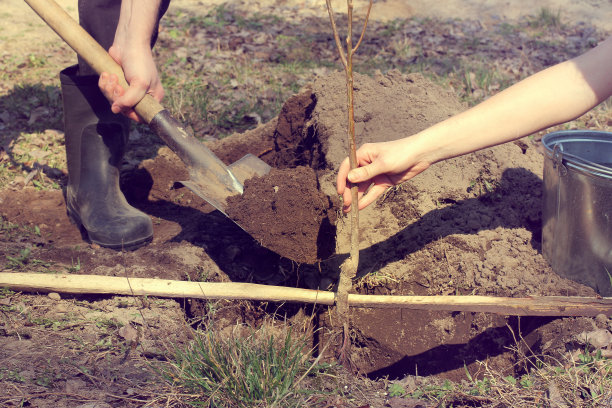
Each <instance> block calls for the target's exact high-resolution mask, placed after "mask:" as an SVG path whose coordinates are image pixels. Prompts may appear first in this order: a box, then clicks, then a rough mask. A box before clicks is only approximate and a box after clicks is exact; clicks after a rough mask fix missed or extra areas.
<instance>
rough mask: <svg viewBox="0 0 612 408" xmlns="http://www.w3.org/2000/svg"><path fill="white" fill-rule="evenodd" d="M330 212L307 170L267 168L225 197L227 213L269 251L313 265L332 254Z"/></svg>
mask: <svg viewBox="0 0 612 408" xmlns="http://www.w3.org/2000/svg"><path fill="white" fill-rule="evenodd" d="M335 211H336V210H335V209H334V207H333V205H332V203H331V200H330V198H329V197H327V196H326V195H325V194H323V193H322V192H321V191H320V190H319V188H318V182H317V177H316V175H315V173H314V171H313V170H312V169H311V168H310V167H304V166H299V167H296V168H293V169H284V170H283V169H272V170H271V171H270V173H269V174H267V175H266V176H264V177H254V178H252V179H250V180H247V181H246V182H245V184H244V194H242V196H240V195H237V196H232V197H230V198H229V199H228V207H227V214H228V216H229V217H230V218H231V219H233V220H234V221H236V222H237V223H238V224H239V225H240V226H241V227H242V228H244V229H245V230H246V231H248V232H250V233H251V235H252V236H253V238H255V239H256V240H257V241H259V242H261V244H262V245H263V246H265V247H267V248H269V249H271V250H273V251H274V252H276V253H278V254H280V255H282V256H284V257H286V258H289V259H292V260H294V261H296V262H300V263H309V264H313V263H315V262H317V261H318V260H321V259H325V258H328V257H329V256H331V255H332V254H333V253H334V250H335V243H336V228H335V223H336V216H335V214H336V213H335Z"/></svg>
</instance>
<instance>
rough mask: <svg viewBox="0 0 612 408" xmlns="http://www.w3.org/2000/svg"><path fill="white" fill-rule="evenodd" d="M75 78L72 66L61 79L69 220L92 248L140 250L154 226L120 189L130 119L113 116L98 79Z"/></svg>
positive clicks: (93, 77)
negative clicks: (92, 245)
mask: <svg viewBox="0 0 612 408" xmlns="http://www.w3.org/2000/svg"><path fill="white" fill-rule="evenodd" d="M77 72H78V66H73V67H69V68H67V69H65V70H63V71H62V72H61V73H60V82H61V87H62V98H63V104H64V132H65V140H66V158H67V162H68V177H69V182H68V186H67V188H66V209H67V212H68V216H69V217H70V219H71V220H72V221H73V222H74V223H75V224H77V225H78V226H79V227H80V228H81V232H82V233H86V235H87V237H88V238H89V240H90V241H91V242H92V243H94V244H97V245H100V246H102V247H107V248H113V249H120V250H121V249H126V250H129V249H135V248H138V247H139V246H142V245H144V244H146V243H147V242H149V241H150V240H151V239H152V237H153V224H152V222H151V219H150V218H149V216H147V215H146V214H145V213H143V212H142V211H139V210H137V209H136V208H134V207H132V206H131V205H130V204H128V202H127V200H126V199H125V196H124V195H123V193H122V192H121V190H120V188H119V169H120V167H121V162H122V159H123V154H124V152H125V146H126V144H127V140H128V134H129V124H130V123H129V119H128V118H126V117H124V116H123V115H116V114H114V113H113V112H112V111H111V110H110V104H109V102H108V100H107V99H106V98H105V97H104V95H103V94H102V92H101V91H100V89H99V88H98V77H97V76H78V75H77Z"/></svg>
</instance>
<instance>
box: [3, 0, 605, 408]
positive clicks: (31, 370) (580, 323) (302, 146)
mask: <svg viewBox="0 0 612 408" xmlns="http://www.w3.org/2000/svg"><path fill="white" fill-rule="evenodd" d="M390 3H392V2H390ZM572 4H575V3H572ZM589 4H590V3H589ZM182 5H183V3H179V4H176V5H175V6H176V7H180V6H182ZM263 6H265V5H263ZM263 6H262V7H263ZM290 6H291V4H289V5H288V6H287V7H285V8H281V10H283V11H285V12H287V13H291V10H292V9H291V7H290ZM605 6H606V4H601V5H600V7H605ZM14 7H16V8H15V10H19V8H18V6H16V5H14ZM585 7H586V4H585ZM308 10H311V11H312V8H310V9H308V8H307V10H306V11H308ZM498 10H499V9H498ZM413 12H414V10H413ZM28 24H29V23H28ZM40 29H42V28H40ZM43 37H44V36H43ZM161 41H162V43H163V38H162V39H161ZM168 41H169V40H168ZM584 41H585V43H587V42H588V38H585V39H584ZM21 44H22V46H24V45H23V44H25V43H21ZM364 46H365V47H367V46H368V44H364ZM371 46H375V44H372V45H371ZM60 51H61V52H59V54H58V55H59V63H63V62H64V60H66V59H68V58H69V56H70V54H69V52H68V51H67V50H65V49H64V48H63V47H60ZM10 52H16V51H15V49H11V50H10ZM5 55H6V54H5ZM4 61H5V62H6V61H7V60H6V59H5V60H4ZM54 63H58V61H57V60H54ZM24 69H25V67H24ZM29 69H32V67H29ZM356 87H357V111H356V120H357V131H358V135H359V138H360V142H363V141H366V140H367V141H372V140H388V139H392V138H396V137H400V136H403V135H405V134H409V133H413V132H416V131H418V130H420V129H422V128H424V127H426V126H429V125H431V124H433V123H436V122H438V121H440V120H442V119H444V118H445V117H447V116H449V115H452V114H453V113H456V112H458V111H460V110H462V109H465V104H464V103H461V102H460V101H459V99H458V97H457V95H456V94H455V93H454V92H453V91H451V90H448V89H443V88H441V87H440V86H438V85H435V84H434V83H432V82H431V81H430V80H427V79H425V78H423V77H422V76H421V75H418V74H410V75H408V76H406V75H404V74H401V73H399V72H395V71H392V72H390V73H387V74H375V75H372V76H358V78H357V84H356ZM6 89H9V87H6ZM343 92H344V85H343V82H342V76H341V75H339V74H334V73H324V74H323V75H318V77H315V78H313V81H312V82H311V83H310V85H309V86H308V87H306V89H304V90H302V91H301V92H300V93H298V94H297V95H296V96H294V97H292V98H289V99H288V100H287V102H286V104H285V105H284V108H283V110H282V111H281V114H280V116H279V117H278V118H274V119H272V120H270V121H269V122H267V123H265V124H263V125H261V126H259V127H257V128H255V129H253V130H250V131H248V132H246V133H243V134H234V135H232V136H230V137H228V138H225V139H222V140H220V141H213V142H211V143H210V147H211V148H212V149H213V150H214V151H215V152H216V153H217V154H218V155H219V157H221V158H222V159H223V160H224V161H226V162H227V163H231V162H233V161H235V160H237V159H239V158H240V157H241V156H242V155H243V154H245V153H252V154H255V155H257V156H259V157H261V158H262V159H263V160H265V161H267V162H269V163H270V164H271V165H273V166H274V167H277V168H293V167H295V166H297V165H302V166H308V167H310V168H312V169H313V170H314V171H315V172H316V175H317V181H318V187H319V189H320V191H322V192H323V193H325V194H327V196H328V197H329V198H330V200H331V201H332V202H333V201H334V200H336V198H335V197H334V196H335V195H334V193H333V177H334V174H335V171H336V169H337V166H338V164H339V161H340V160H341V159H342V158H343V157H344V155H345V147H344V142H343V138H344V130H343V128H342V126H341V124H342V121H343V118H344V117H345V113H344V96H343ZM313 101H314V102H313ZM0 113H1V112H0ZM29 118H31V116H29ZM25 119H26V121H27V119H28V117H26V118H25ZM593 121H595V122H597V124H599V125H602V122H601V119H600V117H598V116H588V117H586V118H585V119H584V122H585V123H592V122H593ZM24 122H25V121H24ZM608 123H609V122H608ZM608 123H605V122H604V124H603V126H604V127H609V124H608ZM3 129H8V130H11V131H13V129H12V128H7V127H5V128H3ZM60 137H61V135H59V136H56V135H54V134H53V133H51V134H50V136H49V138H50V140H52V141H56V139H59V138H60ZM538 139H539V137H538V135H536V137H533V138H528V139H524V140H522V141H520V142H518V143H514V144H507V145H504V146H499V147H496V148H493V149H488V150H485V151H482V152H479V153H476V154H473V155H469V156H465V157H463V158H457V159H453V160H451V161H447V162H445V163H441V164H439V165H437V166H435V167H434V168H432V169H430V170H428V172H426V173H425V174H423V175H422V176H419V177H418V178H416V179H415V180H414V181H413V182H410V183H407V184H405V185H404V186H402V187H400V188H397V189H394V190H393V191H390V192H389V194H388V195H386V197H385V199H384V200H381V201H380V202H379V203H378V204H377V205H376V206H372V207H371V208H369V209H368V210H366V211H364V212H363V213H362V217H361V219H362V236H361V242H362V252H361V253H362V264H361V266H360V274H359V275H360V276H359V280H357V281H356V282H355V287H354V289H355V291H357V292H360V293H376V294H443V295H450V294H486V295H504V296H529V295H555V294H557V295H583V296H592V295H594V292H593V290H592V289H590V288H588V287H585V286H582V285H580V284H577V283H575V282H572V281H569V280H566V279H564V278H561V277H559V276H558V275H556V274H555V273H554V272H553V271H552V270H551V269H550V267H549V266H548V264H547V262H546V260H545V259H544V258H543V257H542V255H541V245H540V238H541V232H540V229H541V221H542V220H541V217H542V215H541V210H540V209H539V202H540V200H541V189H542V187H541V185H542V162H543V157H542V155H541V154H540V153H539V151H538V146H539V145H538ZM140 140H141V143H144V142H145V141H146V140H142V139H140ZM138 143H139V141H138V140H136V141H135V146H136V147H139V145H138ZM56 144H57V145H59V146H61V142H59V141H58V142H56ZM5 146H9V145H8V143H6V144H5ZM4 150H5V151H8V148H4ZM9 153H10V151H9ZM128 169H129V171H126V172H125V174H124V175H123V176H122V187H123V189H124V191H125V193H126V196H127V197H128V199H129V200H130V201H131V202H132V203H133V204H134V205H135V206H137V207H139V208H141V209H142V210H143V211H145V212H147V213H148V214H150V215H151V216H152V218H153V220H154V230H155V238H154V240H153V242H152V243H151V244H150V245H148V246H147V247H144V248H141V249H139V250H136V251H133V252H115V251H111V250H107V249H104V248H99V247H96V246H92V245H88V244H87V243H84V242H83V240H82V237H81V235H80V234H79V232H78V230H77V229H76V227H74V226H73V225H71V224H70V223H69V222H68V219H67V217H66V215H65V209H64V203H63V197H62V193H61V190H59V189H56V190H43V191H39V190H38V189H36V188H34V187H23V180H21V181H20V180H17V181H16V182H13V183H12V184H11V185H7V186H4V188H3V189H2V191H0V202H1V210H0V215H1V216H2V222H3V226H4V227H3V229H2V232H1V234H2V239H1V240H0V249H1V250H2V252H3V253H4V255H5V259H6V263H5V265H4V268H5V269H6V270H9V267H10V268H11V270H14V269H17V270H22V271H23V270H27V271H31V272H47V273H48V272H50V271H51V272H54V273H89V274H100V275H109V276H140V277H160V278H169V279H179V280H185V279H193V280H200V279H206V280H210V281H226V280H232V281H248V282H256V283H267V284H285V285H291V286H301V287H308V288H319V287H320V288H322V289H326V288H328V287H329V286H330V285H333V283H334V282H335V281H336V279H337V273H338V272H337V271H338V265H339V263H340V262H341V261H342V259H344V257H345V256H346V254H347V252H348V247H347V245H348V242H347V238H348V232H347V225H346V223H345V221H344V220H343V219H339V220H338V221H337V222H336V221H334V223H335V227H336V228H337V234H336V247H335V250H334V251H333V252H334V253H333V254H329V253H325V252H322V253H323V255H322V256H318V260H317V262H306V263H304V262H301V263H296V262H295V259H288V258H286V257H281V256H279V255H278V254H277V253H275V252H274V251H272V250H270V249H269V248H266V247H263V246H261V245H260V244H259V243H258V242H257V241H255V240H254V239H253V237H252V236H250V235H248V234H246V233H245V232H244V231H242V230H241V229H240V228H239V227H237V226H236V225H235V224H234V223H232V222H231V221H229V220H227V219H226V218H225V217H224V216H222V215H221V214H219V213H218V212H216V211H214V209H213V208H212V207H211V206H209V205H208V204H206V203H204V202H203V201H202V200H201V199H199V198H198V197H196V196H194V195H192V194H191V193H190V192H189V191H187V190H186V189H175V188H173V187H175V185H174V183H175V181H178V180H182V179H185V178H186V176H187V173H186V171H185V169H184V167H183V165H182V163H181V162H180V160H178V159H177V158H176V156H175V155H174V154H173V153H172V152H170V151H169V150H168V149H167V148H162V149H160V150H159V151H158V152H157V154H156V155H155V156H153V157H151V158H148V159H145V160H143V161H142V162H138V164H137V165H132V166H128ZM55 177H56V180H57V182H58V183H59V184H60V185H61V184H62V183H65V175H63V174H62V173H61V172H60V173H56V174H55ZM277 183H278V182H277ZM281 187H282V186H281ZM311 199H312V197H311V196H306V197H304V198H303V200H304V201H305V202H308V200H311ZM254 218H257V214H256V213H255V214H254ZM279 219H283V220H287V221H284V222H293V223H294V225H295V226H299V225H301V221H300V219H299V218H298V214H297V213H294V214H289V215H288V216H287V215H284V214H279ZM256 225H257V224H255V226H256ZM284 226H286V225H284ZM287 227H288V226H287ZM309 237H310V238H308V239H312V236H309ZM312 244H313V243H312V242H311V241H308V242H304V243H303V245H312ZM315 246H316V243H315ZM26 249H27V250H28V251H29V252H28V256H27V257H25V258H23V257H22V261H23V262H22V265H20V264H19V262H15V261H11V259H13V260H14V259H17V260H18V259H20V258H19V256H20V255H23V252H22V251H24V250H26ZM309 259H310V258H309ZM0 301H1V302H0V303H1V304H2V319H3V320H2V331H1V334H2V337H0V343H2V351H1V352H0V359H2V361H3V364H2V365H0V367H1V368H0V369H1V370H2V371H0V379H1V380H2V381H3V383H4V384H5V385H6V387H5V388H4V391H3V393H4V394H2V393H0V398H1V399H0V400H1V401H2V402H3V403H4V404H6V405H8V406H19V404H20V403H23V402H26V401H27V403H28V404H30V406H41V407H43V406H68V407H71V406H78V405H79V404H85V403H87V402H92V401H104V402H105V403H106V404H109V405H110V406H140V405H143V404H149V405H154V404H156V403H159V404H162V403H167V404H172V403H175V402H176V401H177V400H178V398H175V397H173V395H172V392H174V390H171V389H168V388H166V387H165V386H164V385H162V384H163V383H162V382H160V381H159V378H158V377H155V376H154V373H152V372H151V370H148V369H147V368H148V367H149V366H150V364H152V363H154V362H156V361H157V360H163V359H164V358H165V357H164V356H165V353H166V352H167V351H168V350H169V349H170V348H171V346H172V345H174V344H179V345H180V344H184V343H185V342H186V341H188V340H189V338H190V337H191V335H190V333H191V330H192V329H191V327H190V326H189V324H188V323H187V321H191V322H193V320H195V321H202V319H204V320H206V318H207V316H208V314H207V313H208V310H209V309H210V308H211V307H213V305H212V304H208V303H202V302H195V301H186V302H176V301H173V300H165V299H150V300H147V299H145V300H139V299H133V298H124V297H105V298H93V297H74V296H68V297H64V298H58V296H55V295H53V296H52V297H47V296H44V295H38V296H37V295H27V294H19V293H10V292H8V293H7V294H6V295H4V297H2V299H0ZM214 308H215V309H218V310H217V312H216V314H215V315H214V316H215V317H214V318H215V321H216V322H215V325H216V327H218V328H219V329H221V330H223V329H224V328H231V327H233V326H234V325H235V324H237V323H239V324H256V323H257V322H258V321H260V320H261V319H262V317H263V316H264V315H265V314H266V313H268V312H270V311H271V310H276V311H278V309H277V307H276V306H274V305H273V306H272V307H270V306H269V305H266V304H263V305H259V304H258V305H252V304H249V303H246V302H245V303H242V302H219V303H216V304H215V305H214ZM296 310H297V309H296V308H295V307H292V306H287V309H286V310H284V309H282V308H281V309H280V313H281V314H282V313H284V314H285V315H290V316H294V319H295V322H296V323H299V322H300V321H302V322H303V321H310V320H309V319H306V318H304V314H303V312H301V313H298V312H296ZM310 312H312V310H310ZM315 312H316V314H317V315H318V316H319V318H318V319H317V320H318V324H319V325H320V326H321V327H323V328H326V329H331V328H332V326H333V322H330V321H329V320H328V318H329V314H328V313H327V312H326V311H325V310H324V309H315ZM306 314H308V313H306ZM352 323H353V326H352V327H353V334H352V336H353V342H354V344H355V346H356V347H355V348H354V354H353V356H352V360H353V362H354V363H355V364H356V366H357V367H358V368H359V370H360V371H361V373H363V374H366V375H368V376H369V377H371V378H373V379H380V378H384V377H386V376H390V377H391V378H395V379H402V378H404V377H406V376H410V375H412V376H415V375H420V376H423V375H425V376H427V375H435V376H441V377H444V378H450V379H453V380H461V379H464V378H465V373H466V370H467V371H468V372H470V373H472V374H474V375H475V376H477V375H478V374H479V372H478V370H479V367H482V366H481V365H480V364H479V362H481V361H485V362H486V364H488V365H489V366H490V367H493V368H495V369H498V370H500V371H501V372H504V373H508V374H509V375H514V374H517V373H519V372H521V370H522V369H523V368H524V367H522V366H520V365H517V360H516V355H515V354H514V352H513V351H511V350H510V348H511V347H512V346H513V345H515V344H516V336H517V335H520V336H522V337H524V339H525V344H526V345H528V346H529V347H531V348H532V352H533V353H536V354H545V355H549V356H551V357H553V356H561V355H563V354H564V353H565V352H567V351H568V349H569V350H570V351H571V350H573V349H575V348H577V347H581V346H582V345H581V344H580V343H578V342H577V341H576V338H577V335H578V334H580V333H581V332H591V331H593V330H596V329H603V330H609V323H607V322H606V320H605V319H604V320H602V319H600V320H599V321H596V320H594V319H590V318H566V319H550V318H546V319H543V318H524V319H516V318H507V317H503V316H495V315H490V314H479V313H444V312H428V311H406V310H403V311H402V310H384V311H380V310H369V309H355V310H353V314H352ZM325 333H327V332H325ZM323 337H325V336H323ZM608 347H609V346H608ZM329 358H330V359H332V360H333V358H334V355H333V352H332V353H330V355H329ZM342 381H344V379H343V380H342ZM354 381H355V382H354V383H353V382H347V383H346V384H348V385H347V389H349V392H347V393H345V394H342V395H341V396H340V397H339V399H338V400H336V401H332V400H331V399H330V400H322V401H320V402H321V403H322V405H321V406H347V407H348V406H364V405H363V404H369V405H366V406H372V407H375V406H381V407H382V406H389V400H388V398H386V397H385V395H384V388H383V385H382V383H378V384H377V385H374V386H371V388H365V386H363V385H362V384H360V383H358V381H365V380H357V379H355V380H354ZM343 384H344V383H343ZM366 384H367V382H366ZM349 387H350V388H349ZM359 389H366V390H368V391H370V392H367V393H364V392H359V391H358V390H359ZM349 401H353V402H354V403H352V402H349ZM334 404H335V405H334ZM398 406H401V405H398Z"/></svg>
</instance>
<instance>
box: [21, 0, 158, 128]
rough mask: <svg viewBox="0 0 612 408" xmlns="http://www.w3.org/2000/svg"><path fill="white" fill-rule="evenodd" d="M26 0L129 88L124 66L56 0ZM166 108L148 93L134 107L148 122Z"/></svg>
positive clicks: (90, 60)
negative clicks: (122, 67)
mask: <svg viewBox="0 0 612 408" xmlns="http://www.w3.org/2000/svg"><path fill="white" fill-rule="evenodd" d="M25 2H26V3H27V4H28V5H29V6H30V7H32V9H33V10H34V11H35V12H36V14H38V15H39V16H40V17H41V18H42V19H43V20H44V21H45V23H47V25H48V26H49V27H51V28H52V29H53V31H55V32H56V33H57V34H58V35H59V36H60V37H61V38H62V39H63V40H64V41H65V42H66V44H68V45H69V46H70V47H71V48H72V49H73V50H74V51H75V52H76V53H77V54H79V55H80V56H81V58H83V59H84V60H85V61H87V63H88V64H89V65H90V66H91V67H92V68H93V69H94V70H95V71H96V72H97V73H98V74H101V73H102V72H108V73H111V74H115V75H117V78H119V85H121V86H122V87H123V88H124V89H127V88H128V83H127V82H126V80H125V76H124V74H123V70H122V69H121V66H120V65H119V64H117V62H115V60H114V59H113V58H112V57H111V56H110V55H109V54H108V52H106V50H105V49H104V48H102V46H101V45H100V44H98V42H97V41H96V40H94V39H93V37H92V36H91V35H89V34H88V33H87V31H85V30H84V29H83V27H81V26H80V25H79V24H78V23H77V22H76V21H74V19H73V18H72V17H70V15H69V14H68V13H66V12H65V11H64V10H63V9H62V8H61V7H60V6H59V5H58V4H57V3H56V2H55V1H54V0H25ZM163 109H164V107H163V106H162V105H161V104H160V103H159V102H157V101H156V100H155V98H153V97H152V96H151V95H148V94H147V95H145V97H144V98H143V99H142V100H141V101H140V102H138V104H137V105H136V106H135V107H134V110H135V111H136V113H137V114H138V115H139V116H140V117H141V118H142V119H143V120H144V121H145V122H146V123H147V124H149V123H150V122H151V120H152V119H153V117H154V116H155V115H156V114H157V113H159V112H160V111H162V110H163Z"/></svg>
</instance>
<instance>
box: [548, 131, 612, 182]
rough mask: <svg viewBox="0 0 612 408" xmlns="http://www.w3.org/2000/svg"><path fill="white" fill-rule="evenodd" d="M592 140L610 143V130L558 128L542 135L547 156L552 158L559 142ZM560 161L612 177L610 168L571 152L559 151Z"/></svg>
mask: <svg viewBox="0 0 612 408" xmlns="http://www.w3.org/2000/svg"><path fill="white" fill-rule="evenodd" d="M585 140H588V141H593V142H602V143H610V144H612V132H606V131H600V130H559V131H556V132H551V133H548V134H546V135H544V136H543V137H542V145H543V146H544V148H545V150H546V153H547V156H548V157H549V158H551V159H554V155H555V152H554V150H555V146H556V145H557V144H559V143H561V142H581V141H585ZM561 153H562V163H563V164H564V165H566V166H568V167H571V168H574V169H577V170H583V171H587V172H588V173H593V174H596V175H600V176H603V177H607V178H612V168H610V167H608V166H603V165H601V164H599V163H595V162H593V161H590V160H588V159H585V158H583V157H580V156H577V155H575V154H572V153H568V152H564V151H561Z"/></svg>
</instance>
